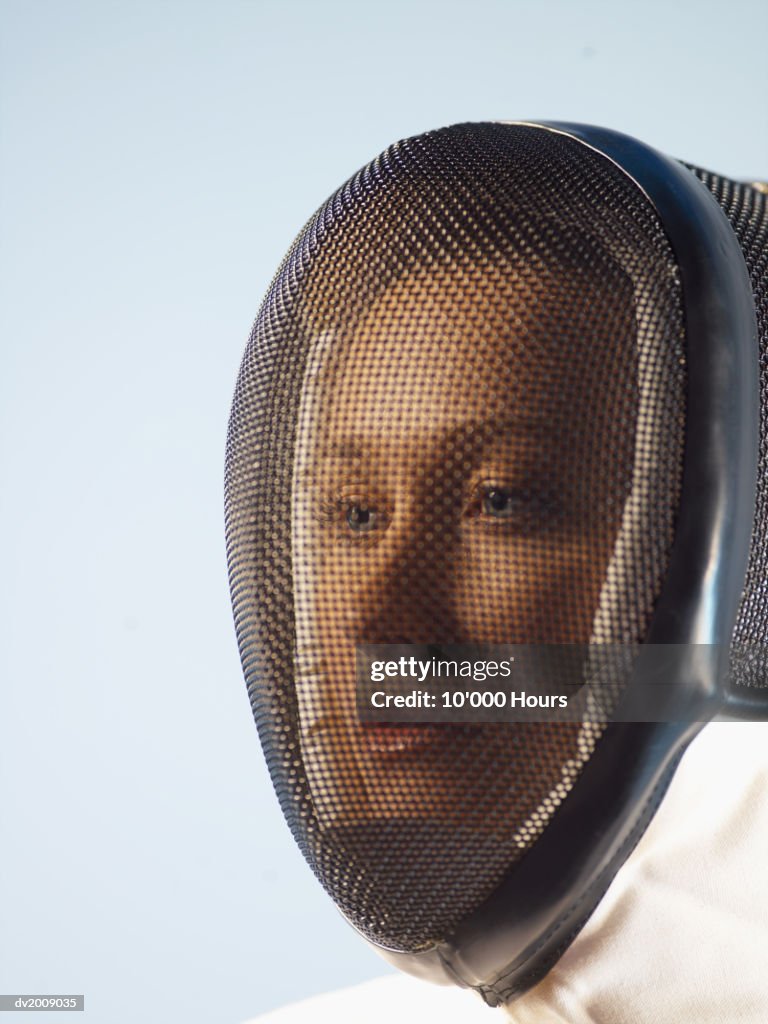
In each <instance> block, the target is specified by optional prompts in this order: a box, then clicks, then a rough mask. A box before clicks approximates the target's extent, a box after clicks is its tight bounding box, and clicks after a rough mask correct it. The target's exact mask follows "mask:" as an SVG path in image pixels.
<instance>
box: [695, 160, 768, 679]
mask: <svg viewBox="0 0 768 1024" xmlns="http://www.w3.org/2000/svg"><path fill="white" fill-rule="evenodd" d="M691 170H692V171H694V173H695V174H696V175H697V176H698V177H699V178H700V179H701V181H703V182H704V184H705V185H706V186H707V188H708V189H709V190H710V191H711V192H712V195H713V196H714V197H715V199H716V200H717V201H718V203H719V204H720V206H721V207H722V210H723V213H725V215H726V217H727V218H728V220H729V221H730V223H731V227H732V228H733V230H734V233H735V234H736V237H737V238H738V240H739V244H740V245H741V248H742V252H743V253H744V262H745V263H746V265H747V270H748V272H749V278H750V282H751V284H752V293H753V295H754V298H755V309H756V312H757V330H758V343H759V349H760V449H759V451H760V455H759V465H758V478H757V501H756V505H755V519H754V524H753V527H752V544H751V548H750V554H749V563H748V568H747V577H746V581H745V584H744V592H743V595H742V598H741V604H740V606H739V612H738V616H737V619H736V625H735V627H734V632H733V641H734V649H733V658H732V668H733V671H734V680H735V681H736V682H737V683H739V684H740V685H743V686H760V687H764V686H768V658H767V657H766V653H765V645H766V643H767V642H768V587H766V574H767V573H768V195H766V194H765V193H762V192H760V191H758V190H757V189H756V188H753V187H752V186H750V185H746V184H743V183H741V182H737V181H731V180H730V179H728V178H723V177H721V176H720V175H718V174H712V173H711V172H710V171H704V170H701V169H700V168H696V167H691Z"/></svg>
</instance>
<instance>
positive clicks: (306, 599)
mask: <svg viewBox="0 0 768 1024" xmlns="http://www.w3.org/2000/svg"><path fill="white" fill-rule="evenodd" d="M684 391H685V366H684V347H683V327H682V298H681V294H680V286H679V281H678V274H677V268H676V264H675V261H674V258H673V255H672V253H671V251H670V248H669V245H668V243H667V240H666V237H665V235H664V233H663V230H662V228H661V226H660V224H659V222H658V219H657V217H656V215H655V213H654V211H653V209H652V207H651V205H650V204H649V203H648V201H647V200H646V199H645V197H644V196H643V195H642V194H641V193H640V192H639V191H638V189H637V188H636V187H635V186H633V185H632V184H631V183H630V182H629V181H628V180H627V179H626V178H625V177H624V176H623V175H622V174H621V173H620V172H619V171H618V170H617V169H616V168H615V167H614V166H613V165H612V164H611V163H610V162H608V161H607V160H605V159H603V158H601V157H600V156H598V155H597V154H594V153H593V152H592V151H590V150H588V149H586V148H585V147H583V146H581V145H579V144H577V143H575V142H573V141H572V140H569V139H566V138H564V137H560V136H556V135H553V134H549V133H545V132H542V131H538V130H536V129H533V128H528V127H523V126H512V125H503V124H478V125H460V126H457V127H454V128H450V129H444V130H441V131H437V132H433V133H429V134H426V135H423V136H419V137H417V138H413V139H409V140H406V141H405V142H401V143H398V144H396V145H394V146H392V147H391V148H390V149H388V150H387V151H386V152H384V153H383V154H382V155H381V156H380V157H378V158H377V159H376V160H374V161H373V162H372V163H371V164H369V165H368V166H367V167H365V168H364V169H363V170H361V171H360V172H359V173H358V174H357V175H356V176H355V177H354V178H352V179H351V180H350V181H349V182H347V183H346V184H345V185H344V186H343V187H342V188H341V189H339V191H338V192H337V193H336V194H335V195H334V196H332V197H331V199H330V200H329V201H328V202H327V203H326V204H325V205H324V206H323V207H322V208H321V209H320V210H319V212H318V213H317V214H316V215H315V216H314V217H313V218H312V220H311V221H310V222H309V224H308V225H307V227H306V228H305V230H304V231H303V232H302V233H301V235H300V236H299V238H298V239H297V241H296V242H295V244H294V245H293V247H292V249H291V250H290V252H289V254H288V256H287V257H286V259H285V261H284V262H283V264H282V266H281V268H280V270H279V272H278V274H277V276H276V277H275V279H274V281H273V283H272V285H271V287H270V290H269V293H268V295H267V298H266V299H265V302H264V304H263V306H262V309H261V311H260V313H259V316H258V318H257V320H256V323H255V326H254V329H253V332H252V335H251V338H250V341H249V344H248V348H247V351H246V354H245V358H244V360H243V364H242V367H241V371H240V375H239V379H238V383H237V389H236V394H235V399H234V404H233V409H232V416H231V421H230V430H229V436H228V449H227V470H226V514H227V539H228V555H229V565H230V579H231V589H232V597H233V605H234V610H235V619H236V625H237V631H238V640H239V644H240V650H241V656H242V660H243V665H244V670H245V675H246V679H247V683H248V687H249V693H250V697H251V701H252V706H253V710H254V715H255V717H256V721H257V724H258V727H259V732H260V736H261V740H262V743H263V746H264V749H265V752H266V757H267V761H268V764H269V768H270V772H271V775H272V778H273V781H274V784H275V787H276V790H277V793H278V796H279V798H280V801H281V804H282V807H283V811H284V813H285V815H286V818H287V820H288V822H289V824H290V827H291V829H292V831H293V834H294V836H295V838H296V840H297V841H298V843H299V845H300V846H301V848H302V851H303V852H304V854H305V856H306V857H307V859H308V861H309V863H310V864H311V866H312V868H313V869H314V871H315V872H316V874H317V876H318V877H319V879H320V881H321V882H322V884H323V885H324V886H325V888H326V889H327V890H328V892H329V893H330V894H331V896H332V897H333V899H334V900H335V902H336V903H337V905H338V906H339V907H340V909H341V910H342V911H343V913H344V914H345V915H346V916H347V917H348V918H349V919H350V920H351V921H352V923H353V924H354V925H355V926H356V927H357V928H358V929H359V930H360V931H362V932H363V933H364V934H365V935H367V936H368V937H370V938H372V939H373V940H374V941H376V942H378V943H380V944H382V945H385V946H387V947H389V948H391V949H397V950H405V951H418V950H422V949H425V948H428V947H430V946H431V945H433V944H434V943H435V942H437V941H439V940H441V939H442V938H444V937H445V936H447V935H449V934H450V932H451V930H452V929H453V928H454V927H455V926H456V924H457V923H458V922H459V921H460V920H461V918H462V917H464V916H465V915H466V914H467V913H468V912H470V911H471V910H473V909H474V908H475V907H476V906H477V905H478V904H479V903H480V902H481V901H482V900H483V899H484V898H485V897H486V896H487V895H488V894H490V893H491V892H492V891H493V889H494V887H495V886H496V885H497V884H498V882H499V880H500V879H501V877H502V876H503V875H504V873H505V872H506V871H507V869H508V868H509V867H510V866H511V865H512V864H514V863H515V861H516V860H517V859H519V858H520V857H521V856H523V855H524V854H525V853H526V851H527V850H529V849H530V847H531V846H532V844H534V843H535V841H536V838H537V837H538V836H539V835H540V834H541V833H542V831H543V830H544V829H545V828H546V826H547V823H548V822H549V821H550V819H551V817H552V815H553V814H554V813H555V811H556V809H557V807H558V805H559V804H560V803H561V802H562V800H563V799H564V798H565V796H567V794H568V792H569V790H570V788H571V787H572V785H573V783H574V782H575V780H576V779H577V778H578V776H579V774H580V772H581V770H582V768H583V766H584V764H585V763H586V762H587V760H588V759H589V758H590V756H591V755H592V754H593V752H594V750H595V749H596V746H597V744H599V742H600V737H601V734H602V731H603V726H601V725H600V724H599V723H597V724H594V723H593V724H590V725H580V724H557V723H546V722H545V723H531V724H486V725H473V726H428V727H423V726H422V727H400V726H390V727H387V726H367V725H361V724H360V723H359V721H358V720H357V717H356V714H355V681H354V674H355V645H356V644H360V643H400V644H402V643H419V644H435V643H436V644H470V643H472V644H475V643H542V644H544V643H548V644H558V643H577V644H595V643H605V642H626V643H631V642H635V641H637V640H640V639H642V637H643V635H644V632H645V630H646V628H647V624H648V621H649V618H650V615H651V612H652V609H653V605H654V601H655V599H656V596H657V594H658V591H659V589H660V583H661V580H662V579H663V577H664V574H665V570H666V564H667V559H668V554H669V550H670V546H671V542H672V536H673V530H674V518H675V510H676V507H677V500H678V494H679V488H680V476H681V461H682V430H683V427H682V425H683V422H684V414H685V408H684Z"/></svg>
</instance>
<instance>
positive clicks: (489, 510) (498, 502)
mask: <svg viewBox="0 0 768 1024" xmlns="http://www.w3.org/2000/svg"><path fill="white" fill-rule="evenodd" d="M524 506H525V495H523V494H521V493H520V492H518V491H513V490H512V489H511V488H509V487H489V488H487V489H486V490H485V491H484V492H483V495H482V500H481V508H482V510H483V514H484V515H487V516H493V518H494V519H510V518H511V517H512V516H513V515H515V514H516V513H517V512H519V511H520V510H521V509H522V508H524Z"/></svg>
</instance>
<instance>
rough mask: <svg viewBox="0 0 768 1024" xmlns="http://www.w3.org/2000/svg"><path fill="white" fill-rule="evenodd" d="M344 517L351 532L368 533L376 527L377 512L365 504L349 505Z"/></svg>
mask: <svg viewBox="0 0 768 1024" xmlns="http://www.w3.org/2000/svg"><path fill="white" fill-rule="evenodd" d="M344 519H345V522H346V524H347V526H348V527H349V529H350V530H351V531H352V532H353V533H370V531H371V530H374V529H376V521H377V519H378V514H377V513H376V512H375V511H374V510H373V509H371V508H368V507H367V506H366V505H349V506H348V507H347V511H346V513H345V515H344Z"/></svg>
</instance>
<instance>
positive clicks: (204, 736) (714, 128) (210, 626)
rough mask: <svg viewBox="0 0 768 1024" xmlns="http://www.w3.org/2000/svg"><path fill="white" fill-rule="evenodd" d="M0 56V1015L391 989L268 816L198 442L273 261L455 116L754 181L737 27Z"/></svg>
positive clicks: (118, 16)
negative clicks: (610, 141) (620, 142)
mask: <svg viewBox="0 0 768 1024" xmlns="http://www.w3.org/2000/svg"><path fill="white" fill-rule="evenodd" d="M0 35H1V42H0V192H1V198H0V204H1V205H0V231H1V235H2V238H1V241H0V291H1V294H0V331H1V332H2V335H1V336H2V363H1V364H0V415H1V416H2V424H1V430H2V434H1V441H0V443H1V444H2V448H1V452H0V459H1V462H0V489H1V490H2V511H1V512H0V579H2V597H1V598H0V601H1V604H0V631H1V633H2V636H0V671H1V672H2V689H1V690H0V699H1V706H0V845H1V847H2V852H1V853H0V992H6V993H12V992H22V991H27V992H33V993H35V992H39V993H45V992H50V993H56V992H59V993H61V992H84V993H85V994H86V1005H87V1007H88V1010H87V1012H86V1014H85V1016H84V1017H83V1018H82V1019H83V1020H89V1021H92V1022H98V1024H101V1022H104V1024H129V1022H130V1024H133V1022H135V1021H138V1020H140V1021H142V1022H147V1024H153V1022H156V1021H157V1022H168V1021H174V1022H175V1021H180V1022H181V1021H184V1022H185V1024H186V1022H190V1024H192V1022H194V1024H197V1022H200V1024H202V1022H229V1024H234V1022H237V1021H239V1020H242V1019H243V1018H245V1017H247V1016H249V1015H255V1014H256V1013H259V1012H262V1011H264V1010H266V1009H268V1008H270V1007H273V1006H276V1005H278V1004H279V1003H282V1002H286V1001H289V1000H291V999H296V998H299V997H301V996H304V995H308V994H311V993H313V992H318V991H322V990H326V989H331V988H334V987H338V986H340V985H346V984H351V983H353V982H356V981H359V980H363V979H365V978H368V977H372V976H374V975H376V974H380V973H385V972H386V971H387V970H388V968H387V967H386V965H385V964H384V963H383V961H380V960H379V959H378V957H377V956H376V955H375V954H374V953H372V952H370V951H369V950H367V949H366V947H365V946H364V945H363V943H362V942H361V941H360V940H359V939H358V938H357V937H356V936H355V935H354V934H353V932H352V931H351V930H350V929H349V928H348V926H347V925H346V924H345V923H344V922H343V921H342V920H341V919H340V918H339V917H338V915H337V914H336V911H335V910H334V908H333V906H332V904H331V903H330V901H329V900H328V899H327V898H326V897H325V895H324V894H323V892H322V891H321V889H320V888H319V886H318V885H317V883H316V882H315V880H314V879H313V877H312V876H311V873H310V872H309V870H308V869H307V868H306V867H305V865H304V862H303V861H302V859H301V857H300V855H299V853H298V851H297V850H296V849H295V847H294V844H293V841H292V839H291V838H290V835H289V833H288V830H287V828H286V827H285V825H284V824H283V821H282V818H281V816H280V814H279V812H278V809H277V806H276V801H275V799H274V798H273V794H272V791H271V788H270V784H269V780H268V777H267V774H266V770H265V767H264V764H263V762H262V757H261V752H260V749H259V746H258V742H257V738H256V733H255V728H254V726H253V724H252V721H251V717H250V710H249V707H248V702H247V699H246V695H245V690H244V686H243V684H242V682H241V676H240V665H239V661H238V658H237V653H236V647H235V641H234V633H233V628H232V625H231V621H230V610H229V595H228V590H227V584H226V572H225V556H224V541H223V522H222V519H223V516H222V474H223V448H224V435H225V428H226V420H227V415H228V408H229V402H230V397H231V392H232V388H233V384H234V379H235V374H236V371H237V367H238V363H239V359H240V356H241V353H242V349H243V347H244V344H245V340H246V337H247V335H248V331H249V327H250V323H251V320H252V319H253V317H254V315H255V313H256V310H257V307H258V304H259V302H260V300H261V296H262V294H263V293H264V291H265V289H266V286H267V284H268V282H269V280H270V278H271V276H272V274H273V273H274V270H275V269H276V266H277V264H278V261H279V260H280V258H281V256H282V255H283V252H284V251H285V249H286V248H287V247H288V244H289V243H290V241H291V240H292V238H293V236H294V234H295V233H296V232H297V230H298V229H299V228H300V226H301V225H302V224H303V223H304V221H305V220H306V219H307V217H308V216H309V215H310V214H311V212H312V211H313V210H314V208H315V207H317V206H318V205H319V203H320V202H321V201H322V200H324V199H325V197H326V196H327V195H328V194H329V193H330V192H331V191H333V189H335V188H336V187H337V186H338V185H339V184H340V183H341V182H342V181H343V180H344V179H345V178H346V177H348V176H349V175H350V174H351V173H352V172H353V171H355V170H356V169H357V168H358V167H359V166H360V165H361V164H362V163H364V162H366V161H367V160H368V159H370V158H371V157H372V156H374V155H375V154H376V153H377V152H379V151H380V150H381V149H383V148H384V147H385V146H386V145H388V144H389V143H390V142H392V141H394V140H395V139H397V138H400V137H403V136H406V135H409V134H413V133H415V132H419V131H423V130H426V129H429V128H434V127H438V126H440V125H443V124H446V123H450V122H455V121H461V120H467V119H476V120H479V119H493V118H516V117H517V118H529V119H538V118H559V119H570V120H581V121H586V122H594V123H598V124H605V125H608V126H612V127H616V128H619V129H622V130H624V131H627V132H629V133H631V134H635V135H637V136H639V137H640V138H643V139H644V140H646V141H648V142H651V143H652V144H654V145H656V146H657V147H659V148H661V149H663V150H666V151H668V152H670V153H672V154H673V155H677V156H680V157H684V158H686V159H688V160H692V161H696V162H699V163H700V164H703V165H705V166H710V167H712V168H713V169H716V170H720V171H722V172H725V173H727V174H730V175H732V176H735V177H745V176H751V175H755V176H756V175H759V174H762V175H764V176H765V175H768V102H766V100H767V98H768V4H766V3H765V0H730V2H729V3H727V4H722V3H720V2H717V3H712V2H702V0H696V2H688V3H681V2H677V3H673V2H670V0H666V2H658V0H653V2H649V0H645V2H643V3H635V4H626V3H621V4H619V3H615V2H614V3H610V2H604V3H601V2H597V0H592V2H584V0H580V2H574V0H555V2H552V0H550V2H547V3H532V2H515V0H506V2H501V0H498V2H493V0H472V2H469V3H458V2H442V3H438V2H432V0H428V2H424V0H409V2H405V0H388V2H386V3H381V2H380V3H372V2H371V3H368V2H363V0H357V2H342V0H337V2H322V0H315V2H311V0H307V2H296V0H294V2H286V0H283V2H271V0H270V2H257V0H253V2H234V0H228V2H221V0H219V2H214V0H210V2H192V0H189V2H174V0H152V2H149V0H141V2H137V0H133V2H110V0H92V2H85V0H69V2H67V0H17V2H2V3H0ZM49 1018H50V1019H52V1020H54V1021H61V1020H62V1019H63V1018H62V1017H61V1016H60V1015H56V1016H53V1015H49V1014H38V1015H37V1016H36V1017H35V1020H36V1021H38V1022H43V1021H45V1020H47V1019H49ZM18 1019H21V1017H20V1015H18V1014H8V1017H7V1020H8V1024H11V1021H13V1020H18ZM23 1019H24V1020H28V1019H29V1018H27V1017H24V1018H23ZM67 1019H69V1018H67ZM80 1019H81V1018H78V1020H80Z"/></svg>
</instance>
